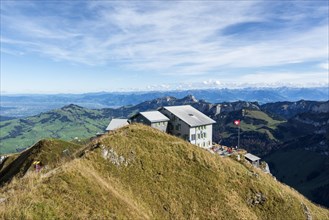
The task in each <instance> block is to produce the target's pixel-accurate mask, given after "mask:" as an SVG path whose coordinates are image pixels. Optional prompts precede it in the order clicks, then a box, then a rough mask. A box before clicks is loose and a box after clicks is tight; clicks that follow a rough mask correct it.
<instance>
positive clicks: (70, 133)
mask: <svg viewBox="0 0 329 220" xmlns="http://www.w3.org/2000/svg"><path fill="white" fill-rule="evenodd" d="M109 120H110V118H109V117H108V116H107V115H106V114H103V113H102V111H100V110H91V109H85V108H82V107H79V106H76V105H69V106H66V107H63V108H61V109H56V110H53V111H50V112H47V113H42V114H39V115H36V116H33V117H28V118H25V119H15V120H9V121H4V122H0V154H1V153H10V152H14V151H15V149H21V148H26V147H29V146H31V145H32V144H34V143H35V142H36V141H38V140H40V139H43V138H61V139H63V140H72V139H74V138H75V137H78V138H80V139H84V138H90V137H92V136H95V134H96V133H97V132H103V131H104V129H105V128H106V126H107V124H108V123H109Z"/></svg>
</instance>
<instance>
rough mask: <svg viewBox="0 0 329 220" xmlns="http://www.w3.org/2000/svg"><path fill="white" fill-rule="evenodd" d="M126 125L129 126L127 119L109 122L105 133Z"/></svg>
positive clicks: (116, 119)
mask: <svg viewBox="0 0 329 220" xmlns="http://www.w3.org/2000/svg"><path fill="white" fill-rule="evenodd" d="M126 125H129V123H128V119H119V118H115V119H112V120H111V121H110V124H109V125H108V126H107V128H106V131H113V130H115V129H118V128H121V127H123V126H126Z"/></svg>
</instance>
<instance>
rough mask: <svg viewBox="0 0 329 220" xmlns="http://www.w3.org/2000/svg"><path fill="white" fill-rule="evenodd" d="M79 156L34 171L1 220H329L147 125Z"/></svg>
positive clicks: (245, 171)
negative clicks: (54, 165) (22, 219)
mask: <svg viewBox="0 0 329 220" xmlns="http://www.w3.org/2000/svg"><path fill="white" fill-rule="evenodd" d="M43 144H47V143H43ZM44 147H45V146H44ZM75 155H80V156H79V157H77V158H75V159H73V160H69V161H67V160H64V161H62V163H59V164H58V165H57V167H55V168H53V167H51V166H47V164H46V162H44V164H43V168H42V169H41V172H39V173H36V172H35V171H34V168H33V167H30V168H29V169H28V171H27V172H26V174H25V176H24V178H16V179H15V180H14V181H12V182H11V183H9V184H8V185H6V186H5V187H3V188H1V190H0V201H2V202H0V218H2V219H18V218H27V219H72V218H74V219H200V218H202V219H309V218H313V219H329V211H328V210H327V209H324V208H321V207H318V206H316V205H314V204H313V203H311V202H310V201H308V200H307V199H306V198H304V197H303V196H302V195H300V194H299V193H297V192H296V191H295V190H292V189H291V188H290V187H288V186H285V185H283V184H281V183H280V182H277V181H276V180H275V179H274V178H273V177H272V176H269V175H267V174H265V173H262V172H261V171H260V170H258V169H256V168H254V167H252V166H251V165H250V164H248V163H247V162H245V161H244V160H243V159H242V160H241V161H236V160H235V159H234V158H222V157H220V156H218V155H215V154H211V153H210V152H208V151H206V150H203V149H201V148H198V147H196V146H194V145H191V144H189V143H187V142H185V141H183V140H181V139H178V138H176V137H174V136H170V135H167V134H165V133H162V132H160V131H158V130H155V129H153V128H150V127H146V126H143V125H138V124H134V125H129V126H126V127H124V128H121V129H119V130H117V131H116V132H114V133H112V134H109V135H104V136H102V137H100V138H98V139H95V140H94V141H92V142H91V143H90V144H89V145H88V146H85V147H83V148H82V149H81V153H79V154H75ZM41 162H42V161H41ZM7 166H10V164H8V165H7Z"/></svg>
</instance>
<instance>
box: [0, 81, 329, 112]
mask: <svg viewBox="0 0 329 220" xmlns="http://www.w3.org/2000/svg"><path fill="white" fill-rule="evenodd" d="M187 95H194V96H195V97H197V98H198V99H202V100H206V101H207V102H210V103H222V102H235V101H238V100H242V101H253V102H254V101H258V102H259V103H262V104H264V103H269V102H279V101H298V100H301V99H304V100H314V101H325V100H328V95H329V88H328V87H319V88H289V87H279V88H241V89H228V88H224V89H199V90H197V89H195V90H174V91H145V92H121V93H120V92H100V93H86V94H57V95H3V94H2V95H1V102H0V115H2V116H10V117H25V116H32V115H36V114H39V113H41V112H45V111H49V110H52V109H55V108H60V107H62V106H64V105H68V104H70V103H75V104H77V105H80V106H83V107H86V108H97V109H100V108H117V107H120V106H129V105H137V104H139V103H142V102H145V101H147V100H153V99H157V98H161V97H165V96H169V97H176V98H183V97H186V96H187Z"/></svg>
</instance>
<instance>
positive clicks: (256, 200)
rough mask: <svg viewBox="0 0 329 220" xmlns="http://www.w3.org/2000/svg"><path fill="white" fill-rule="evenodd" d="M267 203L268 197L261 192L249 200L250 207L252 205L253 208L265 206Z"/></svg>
mask: <svg viewBox="0 0 329 220" xmlns="http://www.w3.org/2000/svg"><path fill="white" fill-rule="evenodd" d="M265 202H266V196H265V195H264V194H263V193H260V192H258V193H255V194H254V195H251V196H250V197H249V198H248V200H247V203H248V205H252V206H254V205H263V204H264V203H265Z"/></svg>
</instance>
